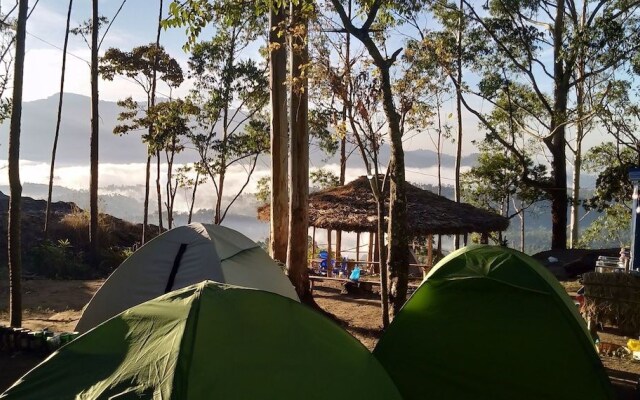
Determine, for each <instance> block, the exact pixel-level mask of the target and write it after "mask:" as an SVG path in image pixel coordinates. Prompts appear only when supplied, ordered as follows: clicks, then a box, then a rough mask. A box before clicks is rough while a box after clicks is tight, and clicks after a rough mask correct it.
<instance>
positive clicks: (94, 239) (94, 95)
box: [89, 0, 100, 268]
mask: <svg viewBox="0 0 640 400" xmlns="http://www.w3.org/2000/svg"><path fill="white" fill-rule="evenodd" d="M98 1H99V0H93V1H92V6H93V7H92V17H91V19H92V21H93V27H92V29H91V139H90V148H91V157H90V158H91V182H90V184H89V213H90V228H89V242H90V256H91V264H92V266H93V267H94V268H96V267H98V265H99V264H100V259H99V254H98V240H99V238H98V143H99V142H98V135H99V126H98V118H99V113H98V102H99V97H98V31H99V28H100V26H99V25H100V24H99V22H98V18H99V15H98Z"/></svg>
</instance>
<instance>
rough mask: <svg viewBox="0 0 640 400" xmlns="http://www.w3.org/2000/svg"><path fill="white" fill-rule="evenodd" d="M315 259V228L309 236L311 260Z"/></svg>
mask: <svg viewBox="0 0 640 400" xmlns="http://www.w3.org/2000/svg"><path fill="white" fill-rule="evenodd" d="M315 258H316V227H315V226H314V227H313V233H312V234H311V259H312V260H313V259H315Z"/></svg>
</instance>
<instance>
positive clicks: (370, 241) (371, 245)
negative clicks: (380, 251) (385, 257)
mask: <svg viewBox="0 0 640 400" xmlns="http://www.w3.org/2000/svg"><path fill="white" fill-rule="evenodd" d="M367 262H368V263H370V262H373V232H369V249H368V254H367Z"/></svg>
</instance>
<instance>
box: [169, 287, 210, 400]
mask: <svg viewBox="0 0 640 400" xmlns="http://www.w3.org/2000/svg"><path fill="white" fill-rule="evenodd" d="M205 282H206V281H205ZM205 282H202V283H199V284H198V288H197V290H196V291H195V292H194V295H195V296H194V297H193V298H192V300H191V301H192V308H191V310H190V311H189V315H188V316H187V320H186V321H185V324H184V327H183V333H182V339H181V340H180V346H179V347H178V354H182V352H183V349H184V348H185V346H186V340H187V339H186V338H187V325H188V324H189V321H190V320H191V319H192V318H194V324H195V325H194V326H193V328H192V329H191V330H192V332H193V333H192V334H190V335H189V339H191V346H190V348H189V353H188V354H189V357H190V358H189V361H188V362H187V363H186V370H185V377H184V382H185V385H184V387H185V388H188V387H189V375H190V372H191V364H192V361H193V354H194V353H193V352H194V349H195V336H196V333H197V331H198V320H199V318H198V316H199V315H200V303H201V301H199V299H200V297H201V296H202V291H203V290H204V284H205ZM179 374H180V373H179V371H176V374H175V375H174V376H173V385H172V387H173V388H175V387H176V385H175V384H176V380H177V379H178V375H179ZM187 395H188V393H181V394H180V395H177V393H176V391H172V393H171V398H173V399H175V400H181V399H186V398H188V397H187Z"/></svg>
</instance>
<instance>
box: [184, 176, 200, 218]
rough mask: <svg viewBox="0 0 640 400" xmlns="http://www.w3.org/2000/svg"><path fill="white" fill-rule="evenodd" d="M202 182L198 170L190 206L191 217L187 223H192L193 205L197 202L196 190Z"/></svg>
mask: <svg viewBox="0 0 640 400" xmlns="http://www.w3.org/2000/svg"><path fill="white" fill-rule="evenodd" d="M199 183H200V170H198V171H197V172H196V181H195V182H194V183H193V191H192V192H191V205H190V206H189V219H188V220H187V224H190V223H191V219H192V218H193V206H194V204H196V191H197V190H198V184H199Z"/></svg>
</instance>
